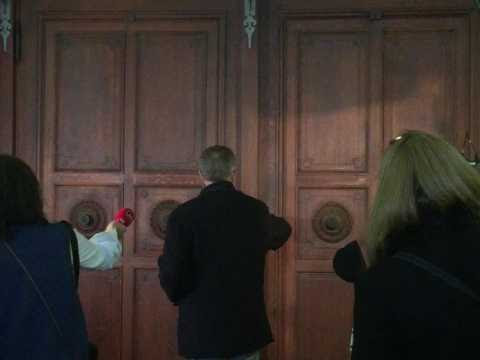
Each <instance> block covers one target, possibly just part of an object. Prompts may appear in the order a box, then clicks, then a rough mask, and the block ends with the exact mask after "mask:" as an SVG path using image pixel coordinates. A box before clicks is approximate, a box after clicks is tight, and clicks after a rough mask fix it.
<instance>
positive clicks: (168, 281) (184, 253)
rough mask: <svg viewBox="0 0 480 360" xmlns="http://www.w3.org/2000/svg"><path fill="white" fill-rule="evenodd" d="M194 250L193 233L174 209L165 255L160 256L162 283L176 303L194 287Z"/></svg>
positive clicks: (159, 264) (168, 228) (168, 227)
mask: <svg viewBox="0 0 480 360" xmlns="http://www.w3.org/2000/svg"><path fill="white" fill-rule="evenodd" d="M192 252H193V236H192V233H191V231H189V229H188V228H187V227H186V226H185V225H184V224H182V222H181V220H180V219H179V216H178V214H176V213H175V211H174V212H173V213H172V214H171V216H170V217H169V220H168V224H167V236H166V239H165V246H164V251H163V255H162V256H160V257H159V258H158V267H159V278H160V285H161V286H162V288H163V290H164V291H165V293H166V294H167V296H168V298H169V299H170V301H172V302H173V303H174V304H178V303H179V302H180V301H181V300H182V299H183V298H184V297H185V296H186V295H188V293H189V292H190V291H192V289H193V286H194V274H193V266H192V265H193V260H192Z"/></svg>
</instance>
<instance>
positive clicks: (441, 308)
mask: <svg viewBox="0 0 480 360" xmlns="http://www.w3.org/2000/svg"><path fill="white" fill-rule="evenodd" d="M366 245H367V253H368V269H367V270H366V271H365V272H364V273H363V274H362V275H360V277H359V279H357V281H356V286H355V307H354V334H355V339H354V345H353V354H352V355H353V356H352V359H354V360H363V359H369V360H379V359H382V360H387V359H388V360H394V359H402V360H405V359H450V360H451V359H464V358H465V359H466V358H467V357H468V358H471V355H469V354H474V353H476V352H477V344H478V343H479V342H480V332H479V331H478V324H479V323H480V267H479V259H480V175H479V174H478V173H477V171H476V170H475V169H474V168H473V167H472V166H471V165H470V164H469V163H468V162H467V161H466V160H465V159H464V158H463V156H462V155H461V154H460V153H459V152H458V151H457V150H456V149H455V148H454V147H453V146H452V145H450V144H449V143H447V142H446V141H444V140H443V139H441V138H439V137H436V136H433V135H430V134H426V133H423V132H418V131H409V132H407V133H405V134H403V135H401V136H399V137H397V138H396V139H395V141H393V143H392V144H391V145H390V146H389V148H388V149H387V151H386V153H385V156H384V158H383V161H382V166H381V171H380V179H379V187H378V191H377V194H376V197H375V201H374V204H373V208H372V212H371V217H370V222H369V227H368V234H367V244H366Z"/></svg>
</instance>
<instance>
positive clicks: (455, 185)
mask: <svg viewBox="0 0 480 360" xmlns="http://www.w3.org/2000/svg"><path fill="white" fill-rule="evenodd" d="M419 188H420V189H421V191H422V192H423V194H424V195H425V196H426V197H427V198H428V200H429V203H431V204H432V205H433V206H435V207H436V208H438V209H439V210H442V211H443V210H447V209H448V208H449V207H450V206H452V205H455V204H463V205H465V206H466V207H467V208H470V209H472V210H473V211H474V213H475V214H476V215H477V216H480V213H479V212H478V209H480V175H479V174H478V172H477V170H475V168H473V167H472V166H471V165H470V164H469V163H468V162H467V161H466V160H465V158H464V157H463V156H462V155H461V154H460V153H459V152H458V151H457V149H456V148H455V147H454V146H452V145H450V144H449V143H448V142H446V141H445V140H443V139H441V138H440V137H437V136H433V135H430V134H427V133H424V132H420V131H408V132H406V133H404V134H403V135H401V136H399V137H397V138H396V140H395V141H394V142H393V143H392V144H391V145H390V146H389V148H388V149H387V151H386V153H385V155H384V157H383V160H382V165H381V169H380V178H379V186H378V190H377V194H376V196H375V201H374V204H373V208H372V212H371V215H370V221H369V225H368V234H367V252H368V260H369V263H370V265H373V264H374V263H376V262H377V261H378V260H379V258H381V257H382V256H383V255H384V250H385V238H386V237H387V236H388V235H389V234H390V232H391V231H393V230H394V229H395V228H400V227H402V226H404V225H407V224H411V223H415V222H418V221H419V218H418V208H417V198H416V196H417V195H418V190H419Z"/></svg>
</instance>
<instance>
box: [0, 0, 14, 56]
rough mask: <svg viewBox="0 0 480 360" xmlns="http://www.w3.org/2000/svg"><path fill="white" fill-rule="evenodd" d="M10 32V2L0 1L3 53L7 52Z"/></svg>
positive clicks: (0, 32)
mask: <svg viewBox="0 0 480 360" xmlns="http://www.w3.org/2000/svg"><path fill="white" fill-rule="evenodd" d="M12 30H13V25H12V0H0V36H1V37H2V39H3V51H4V52H7V50H8V48H7V46H8V38H9V36H10V34H11V33H12Z"/></svg>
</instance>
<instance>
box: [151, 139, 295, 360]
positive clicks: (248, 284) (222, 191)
mask: <svg viewBox="0 0 480 360" xmlns="http://www.w3.org/2000/svg"><path fill="white" fill-rule="evenodd" d="M234 169H235V156H234V154H233V152H232V151H231V150H230V149H228V148H227V147H224V146H219V145H216V146H212V147H209V148H207V149H206V150H205V151H204V152H203V153H202V155H201V157H200V161H199V171H200V175H201V176H202V178H203V180H204V183H205V188H204V189H203V190H202V191H201V193H200V195H199V196H198V197H196V198H194V199H192V200H190V201H188V202H186V203H184V204H183V205H181V206H179V207H178V208H177V209H175V210H174V211H173V212H172V214H171V215H170V217H169V220H168V225H167V237H166V240H165V247H164V254H163V256H161V257H160V258H159V259H158V265H159V270H160V271H159V277H160V284H161V285H162V287H163V289H164V290H165V292H166V294H167V296H168V297H169V299H170V300H171V301H172V302H173V303H174V304H175V305H179V318H178V346H179V352H180V355H182V356H184V357H186V358H189V359H235V360H237V359H238V360H242V359H245V360H247V359H248V360H250V359H259V350H260V349H261V348H263V347H264V346H266V345H267V344H269V343H270V342H272V341H273V339H272V333H271V330H270V324H269V322H268V319H267V314H266V309H265V303H264V297H263V278H264V267H265V255H266V253H267V251H268V250H270V249H273V250H276V249H278V248H280V247H281V246H282V245H283V244H284V243H285V242H286V241H287V239H288V237H289V236H290V232H291V228H290V225H288V223H287V222H286V221H285V220H283V219H282V218H279V217H276V216H273V215H271V214H270V213H269V210H268V208H267V206H266V205H265V204H264V203H263V202H261V201H259V200H257V199H255V198H252V197H250V196H247V195H245V194H243V193H242V192H240V191H238V190H236V189H235V188H234V186H233V184H232V182H231V181H232V177H233V171H234Z"/></svg>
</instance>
